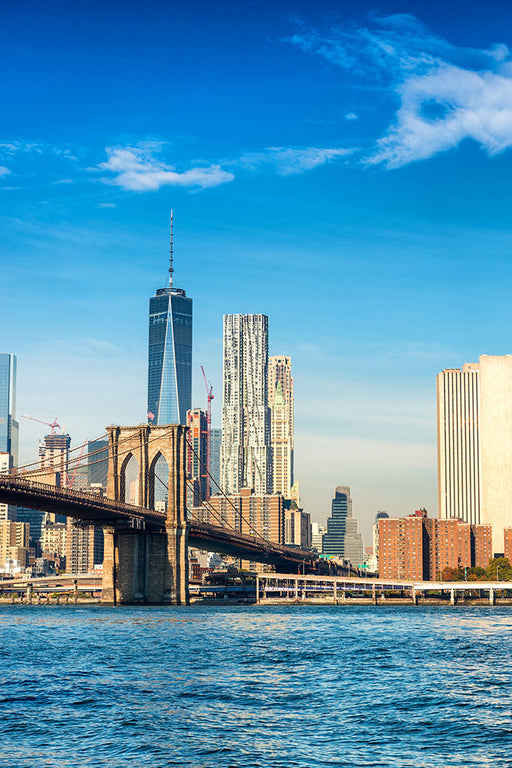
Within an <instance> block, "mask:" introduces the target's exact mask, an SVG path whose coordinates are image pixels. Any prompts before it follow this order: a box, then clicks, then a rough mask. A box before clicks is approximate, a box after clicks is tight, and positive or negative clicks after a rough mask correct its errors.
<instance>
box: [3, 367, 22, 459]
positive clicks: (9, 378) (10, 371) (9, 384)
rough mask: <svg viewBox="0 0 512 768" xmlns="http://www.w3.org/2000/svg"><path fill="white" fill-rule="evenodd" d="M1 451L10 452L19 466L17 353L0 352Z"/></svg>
mask: <svg viewBox="0 0 512 768" xmlns="http://www.w3.org/2000/svg"><path fill="white" fill-rule="evenodd" d="M0 453H10V455H11V456H12V463H13V466H15V467H17V466H18V422H17V421H16V355H12V354H9V353H0Z"/></svg>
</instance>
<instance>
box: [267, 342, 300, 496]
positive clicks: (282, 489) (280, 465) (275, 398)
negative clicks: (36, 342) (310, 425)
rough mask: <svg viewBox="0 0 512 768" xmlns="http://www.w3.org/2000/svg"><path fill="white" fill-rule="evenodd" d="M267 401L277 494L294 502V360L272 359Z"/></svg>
mask: <svg viewBox="0 0 512 768" xmlns="http://www.w3.org/2000/svg"><path fill="white" fill-rule="evenodd" d="M268 401H269V405H270V413H271V447H272V467H273V478H274V493H282V494H283V496H284V497H285V499H290V498H291V488H292V485H293V482H294V479H293V379H292V363H291V358H290V357H286V356H284V355H276V356H273V357H269V361H268Z"/></svg>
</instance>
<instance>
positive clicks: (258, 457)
mask: <svg viewBox="0 0 512 768" xmlns="http://www.w3.org/2000/svg"><path fill="white" fill-rule="evenodd" d="M221 487H222V490H223V491H224V492H225V493H228V494H231V493H238V492H239V491H240V490H241V489H242V488H252V489H253V491H254V492H255V493H256V495H259V496H261V495H265V494H268V493H271V492H272V487H273V486H272V450H271V445H270V408H269V407H268V317H267V316H266V315H224V368H223V406H222V442H221Z"/></svg>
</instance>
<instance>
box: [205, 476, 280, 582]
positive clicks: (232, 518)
mask: <svg viewBox="0 0 512 768" xmlns="http://www.w3.org/2000/svg"><path fill="white" fill-rule="evenodd" d="M284 507H285V500H284V497H283V496H281V494H279V493H274V494H264V495H257V494H255V493H254V491H253V490H252V489H251V488H241V489H240V493H236V494H231V495H229V496H223V495H221V494H218V495H215V494H214V495H212V496H210V499H209V500H208V503H207V504H203V505H202V506H201V507H198V508H194V509H192V510H191V517H192V518H194V519H196V520H200V521H203V522H205V523H212V524H213V525H220V526H223V527H226V528H232V529H234V530H236V531H241V532H242V533H246V534H249V535H251V536H261V537H263V538H265V539H268V540H269V541H275V542H276V543H277V544H284V540H285V508H284ZM240 566H241V568H244V569H249V570H251V571H261V570H264V568H265V567H264V566H262V565H261V564H260V563H253V562H250V561H248V560H241V561H240Z"/></svg>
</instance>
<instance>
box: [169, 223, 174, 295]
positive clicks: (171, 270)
mask: <svg viewBox="0 0 512 768" xmlns="http://www.w3.org/2000/svg"><path fill="white" fill-rule="evenodd" d="M172 214H173V212H172V208H171V242H170V247H169V288H172V275H173V272H174V267H173V242H172Z"/></svg>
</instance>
